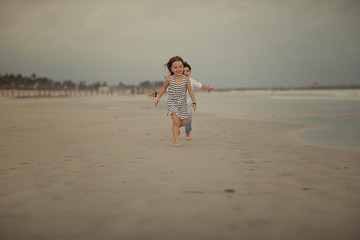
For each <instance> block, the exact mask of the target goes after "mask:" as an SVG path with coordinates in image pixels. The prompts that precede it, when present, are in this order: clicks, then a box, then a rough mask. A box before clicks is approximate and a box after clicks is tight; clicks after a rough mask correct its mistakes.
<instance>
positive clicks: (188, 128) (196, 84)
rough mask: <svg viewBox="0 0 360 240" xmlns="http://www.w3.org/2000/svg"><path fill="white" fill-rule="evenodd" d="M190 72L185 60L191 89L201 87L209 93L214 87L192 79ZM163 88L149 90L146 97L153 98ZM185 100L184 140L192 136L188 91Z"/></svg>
mask: <svg viewBox="0 0 360 240" xmlns="http://www.w3.org/2000/svg"><path fill="white" fill-rule="evenodd" d="M190 74H191V66H190V65H189V64H188V63H187V62H184V75H185V76H186V77H188V78H189V80H190V85H191V88H192V89H194V88H201V89H204V90H207V91H208V92H209V93H210V92H211V91H212V90H213V89H214V88H215V87H208V86H206V85H205V84H203V83H200V82H197V81H195V80H194V79H192V78H191V77H190ZM164 89H165V88H164V87H162V88H161V89H159V90H156V91H155V92H151V93H150V94H148V97H149V98H152V99H154V98H155V97H156V96H157V94H159V93H161V92H162V91H163V92H165V90H164ZM186 101H187V108H188V117H187V122H186V125H185V133H186V140H192V138H191V137H190V132H191V130H192V127H191V122H192V121H191V120H192V101H191V98H190V96H189V93H187V94H186Z"/></svg>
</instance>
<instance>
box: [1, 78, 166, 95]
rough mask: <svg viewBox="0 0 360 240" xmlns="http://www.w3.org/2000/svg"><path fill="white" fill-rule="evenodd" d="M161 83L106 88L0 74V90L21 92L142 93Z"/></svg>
mask: <svg viewBox="0 0 360 240" xmlns="http://www.w3.org/2000/svg"><path fill="white" fill-rule="evenodd" d="M163 83H164V82H163V81H155V82H154V81H152V82H151V81H144V82H141V83H139V84H138V85H135V84H132V85H127V84H124V83H122V82H120V83H119V84H118V85H115V86H108V84H107V83H106V82H105V81H104V82H102V83H100V82H95V83H91V84H88V83H86V82H85V81H80V82H79V83H77V84H76V83H74V82H73V81H71V80H64V81H62V82H61V81H54V80H52V79H50V78H47V77H39V76H36V74H35V73H33V74H32V75H31V76H23V75H21V74H17V75H15V74H0V89H20V90H21V89H23V90H90V91H97V90H98V89H99V88H100V87H108V88H109V89H111V90H127V89H131V90H136V91H137V92H144V90H147V89H158V88H160V87H161V86H162V85H163Z"/></svg>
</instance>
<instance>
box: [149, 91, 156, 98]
mask: <svg viewBox="0 0 360 240" xmlns="http://www.w3.org/2000/svg"><path fill="white" fill-rule="evenodd" d="M147 96H148V98H152V99H154V98H155V92H151V93H150V94H148V95H147Z"/></svg>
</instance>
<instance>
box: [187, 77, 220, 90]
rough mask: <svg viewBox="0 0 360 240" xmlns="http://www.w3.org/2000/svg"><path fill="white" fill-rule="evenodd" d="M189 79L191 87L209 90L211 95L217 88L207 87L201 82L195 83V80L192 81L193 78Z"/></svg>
mask: <svg viewBox="0 0 360 240" xmlns="http://www.w3.org/2000/svg"><path fill="white" fill-rule="evenodd" d="M189 79H190V83H191V86H194V87H196V88H201V89H205V90H207V91H208V92H209V93H210V92H211V91H212V90H213V89H214V88H215V87H208V86H206V85H205V84H202V83H199V82H197V81H195V80H194V79H192V78H189Z"/></svg>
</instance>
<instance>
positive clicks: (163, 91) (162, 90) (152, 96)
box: [147, 82, 166, 99]
mask: <svg viewBox="0 0 360 240" xmlns="http://www.w3.org/2000/svg"><path fill="white" fill-rule="evenodd" d="M165 91H166V88H165V82H164V85H163V86H162V88H160V89H158V90H155V92H151V93H150V94H148V95H147V96H148V97H149V98H152V99H154V98H156V97H157V95H158V94H159V93H160V92H162V94H164V93H165Z"/></svg>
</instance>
